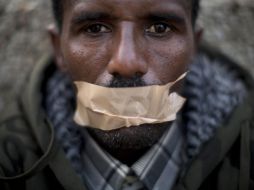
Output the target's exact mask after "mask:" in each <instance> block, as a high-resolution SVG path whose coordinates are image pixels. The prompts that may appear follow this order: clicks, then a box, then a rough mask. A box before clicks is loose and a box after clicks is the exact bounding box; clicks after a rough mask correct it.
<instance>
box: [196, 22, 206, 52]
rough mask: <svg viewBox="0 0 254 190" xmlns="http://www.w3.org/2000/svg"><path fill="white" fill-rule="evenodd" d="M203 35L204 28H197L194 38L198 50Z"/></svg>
mask: <svg viewBox="0 0 254 190" xmlns="http://www.w3.org/2000/svg"><path fill="white" fill-rule="evenodd" d="M203 33H204V29H203V28H202V27H199V26H197V27H196V28H195V33H194V35H195V36H194V38H195V44H196V49H198V48H199V45H200V43H201V42H202V38H203Z"/></svg>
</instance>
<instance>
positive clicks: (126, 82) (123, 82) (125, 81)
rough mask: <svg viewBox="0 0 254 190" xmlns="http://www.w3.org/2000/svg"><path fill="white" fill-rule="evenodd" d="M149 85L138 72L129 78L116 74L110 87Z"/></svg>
mask: <svg viewBox="0 0 254 190" xmlns="http://www.w3.org/2000/svg"><path fill="white" fill-rule="evenodd" d="M147 85H148V84H147V83H146V82H145V81H144V80H143V79H142V77H141V76H140V75H138V74H136V75H134V76H132V77H128V78H127V77H123V76H120V75H115V76H114V78H113V79H112V80H111V81H110V84H109V85H108V87H112V88H125V87H142V86H147Z"/></svg>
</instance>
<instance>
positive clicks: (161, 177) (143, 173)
mask: <svg viewBox="0 0 254 190" xmlns="http://www.w3.org/2000/svg"><path fill="white" fill-rule="evenodd" d="M83 133H84V136H85V139H86V140H85V141H86V142H85V148H84V151H83V153H82V160H83V164H84V165H83V167H84V168H83V169H84V171H85V172H84V174H83V176H82V178H83V180H84V182H85V184H86V185H87V187H88V189H89V190H118V189H119V190H120V189H132V190H134V189H150V190H157V189H163V190H164V189H165V190H170V189H172V187H173V186H174V183H175V182H176V179H177V177H178V174H179V171H180V168H181V164H182V163H183V162H182V159H181V150H182V146H183V135H182V131H181V129H180V128H179V127H178V126H177V125H176V124H175V123H174V124H173V125H172V127H171V128H170V129H169V130H168V131H167V132H166V133H165V134H164V136H163V137H162V138H161V139H160V141H159V142H158V143H157V144H156V145H154V146H153V147H152V148H151V149H150V150H149V151H148V152H147V153H146V154H145V155H144V156H143V157H142V158H141V159H139V160H138V161H137V162H136V163H134V164H133V165H132V166H131V167H128V166H126V165H124V164H122V163H121V162H119V161H118V160H116V159H115V158H113V157H112V156H110V155H109V154H108V153H107V152H106V151H104V150H102V149H101V148H100V147H99V146H98V145H97V143H96V142H95V141H94V140H93V139H92V138H91V137H90V135H89V134H88V133H87V131H84V132H83Z"/></svg>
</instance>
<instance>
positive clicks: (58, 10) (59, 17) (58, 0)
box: [51, 0, 200, 29]
mask: <svg viewBox="0 0 254 190" xmlns="http://www.w3.org/2000/svg"><path fill="white" fill-rule="evenodd" d="M65 1H66V0H51V2H52V8H53V14H54V18H55V21H56V24H57V25H58V27H59V29H61V28H62V22H63V11H64V3H65ZM187 1H191V7H192V22H193V25H195V23H196V20H197V18H198V13H199V7H200V6H199V2H200V0H187Z"/></svg>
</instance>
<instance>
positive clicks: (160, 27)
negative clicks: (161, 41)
mask: <svg viewBox="0 0 254 190" xmlns="http://www.w3.org/2000/svg"><path fill="white" fill-rule="evenodd" d="M155 30H156V32H157V33H163V32H165V30H166V28H165V26H164V25H163V24H157V25H155Z"/></svg>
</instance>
